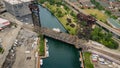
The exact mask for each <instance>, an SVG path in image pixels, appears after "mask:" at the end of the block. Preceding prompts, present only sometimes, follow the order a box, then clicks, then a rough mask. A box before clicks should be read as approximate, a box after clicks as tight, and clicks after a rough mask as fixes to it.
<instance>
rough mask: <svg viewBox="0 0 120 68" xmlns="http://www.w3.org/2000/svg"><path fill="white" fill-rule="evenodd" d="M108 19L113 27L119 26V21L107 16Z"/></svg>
mask: <svg viewBox="0 0 120 68" xmlns="http://www.w3.org/2000/svg"><path fill="white" fill-rule="evenodd" d="M108 21H109V23H110V24H111V25H112V26H113V27H115V28H120V24H119V22H118V21H116V20H114V19H113V18H109V19H108Z"/></svg>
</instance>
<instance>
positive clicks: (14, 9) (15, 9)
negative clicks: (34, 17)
mask: <svg viewBox="0 0 120 68" xmlns="http://www.w3.org/2000/svg"><path fill="white" fill-rule="evenodd" d="M4 3H5V7H6V10H7V11H8V12H9V13H11V14H12V15H14V16H17V17H22V16H24V15H28V14H31V12H30V10H29V8H28V5H29V4H30V3H31V0H4Z"/></svg>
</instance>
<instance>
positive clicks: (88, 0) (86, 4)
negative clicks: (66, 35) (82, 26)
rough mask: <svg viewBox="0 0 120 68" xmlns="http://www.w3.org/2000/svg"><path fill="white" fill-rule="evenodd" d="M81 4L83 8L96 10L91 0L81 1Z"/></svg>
mask: <svg viewBox="0 0 120 68" xmlns="http://www.w3.org/2000/svg"><path fill="white" fill-rule="evenodd" d="M79 3H80V4H81V6H82V7H83V8H94V7H95V6H94V5H93V4H92V3H91V2H90V0H79Z"/></svg>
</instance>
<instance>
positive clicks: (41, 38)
mask: <svg viewBox="0 0 120 68" xmlns="http://www.w3.org/2000/svg"><path fill="white" fill-rule="evenodd" d="M44 49H45V48H44V37H43V36H40V46H39V55H40V56H44V55H45V50H44Z"/></svg>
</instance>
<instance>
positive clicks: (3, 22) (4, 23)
mask: <svg viewBox="0 0 120 68" xmlns="http://www.w3.org/2000/svg"><path fill="white" fill-rule="evenodd" d="M9 24H10V22H9V21H8V20H6V19H2V18H0V29H1V28H2V27H4V26H7V25H9Z"/></svg>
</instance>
